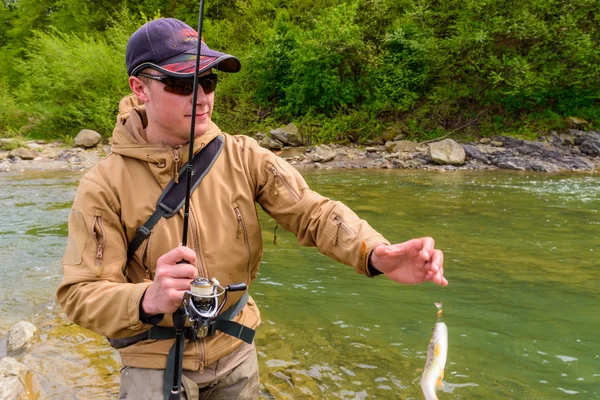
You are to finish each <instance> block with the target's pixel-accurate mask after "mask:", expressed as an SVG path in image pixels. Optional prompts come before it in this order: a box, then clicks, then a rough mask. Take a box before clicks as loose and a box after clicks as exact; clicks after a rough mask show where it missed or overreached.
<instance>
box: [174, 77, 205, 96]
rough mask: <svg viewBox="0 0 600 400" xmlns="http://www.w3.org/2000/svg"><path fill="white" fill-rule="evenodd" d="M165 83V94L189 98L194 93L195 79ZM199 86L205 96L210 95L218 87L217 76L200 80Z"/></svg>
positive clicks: (175, 79)
mask: <svg viewBox="0 0 600 400" xmlns="http://www.w3.org/2000/svg"><path fill="white" fill-rule="evenodd" d="M164 83H165V92H169V93H174V94H180V95H184V96H189V95H190V94H192V93H193V92H194V78H183V79H177V78H173V79H169V80H167V81H165V82H164ZM198 85H200V87H202V90H203V91H204V94H210V93H212V92H214V91H215V88H216V87H217V75H216V74H211V75H207V76H203V77H200V78H198Z"/></svg>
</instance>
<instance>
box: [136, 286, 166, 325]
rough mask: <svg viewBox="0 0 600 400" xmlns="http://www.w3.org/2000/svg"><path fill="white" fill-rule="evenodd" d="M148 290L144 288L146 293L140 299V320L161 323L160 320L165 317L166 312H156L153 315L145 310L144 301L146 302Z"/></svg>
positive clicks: (155, 323)
mask: <svg viewBox="0 0 600 400" xmlns="http://www.w3.org/2000/svg"><path fill="white" fill-rule="evenodd" d="M146 290H148V288H146ZM146 290H144V294H143V295H142V298H141V299H140V309H139V313H140V321H142V322H143V323H145V324H152V325H158V324H159V323H160V321H162V320H163V318H164V317H165V314H155V315H152V316H150V315H148V314H146V311H144V307H142V303H143V302H144V296H145V295H146Z"/></svg>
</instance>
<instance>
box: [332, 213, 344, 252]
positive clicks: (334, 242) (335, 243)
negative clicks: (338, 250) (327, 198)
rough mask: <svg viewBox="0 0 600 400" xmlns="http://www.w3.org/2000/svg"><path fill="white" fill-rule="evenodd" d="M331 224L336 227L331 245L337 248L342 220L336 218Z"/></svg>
mask: <svg viewBox="0 0 600 400" xmlns="http://www.w3.org/2000/svg"><path fill="white" fill-rule="evenodd" d="M333 223H334V224H336V225H337V229H336V230H335V239H333V245H334V246H337V242H338V237H339V236H340V227H341V226H342V220H341V219H340V217H338V216H336V217H335V218H334V219H333Z"/></svg>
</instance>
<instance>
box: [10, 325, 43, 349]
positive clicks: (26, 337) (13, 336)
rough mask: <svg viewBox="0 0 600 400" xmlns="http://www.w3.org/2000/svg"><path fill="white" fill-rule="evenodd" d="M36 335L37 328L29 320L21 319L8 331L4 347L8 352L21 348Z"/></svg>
mask: <svg viewBox="0 0 600 400" xmlns="http://www.w3.org/2000/svg"><path fill="white" fill-rule="evenodd" d="M36 336H37V328H36V327H35V325H33V324H32V323H30V322H27V321H21V322H18V323H16V324H15V325H13V326H12V327H11V328H10V330H9V331H8V341H7V345H6V349H7V350H8V352H9V353H12V352H15V351H19V350H22V349H24V348H26V347H27V346H28V345H30V344H31V343H32V342H33V340H34V339H35V338H36Z"/></svg>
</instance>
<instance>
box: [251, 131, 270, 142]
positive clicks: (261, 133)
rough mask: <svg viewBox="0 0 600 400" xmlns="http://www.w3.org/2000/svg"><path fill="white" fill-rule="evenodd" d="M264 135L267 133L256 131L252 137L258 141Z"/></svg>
mask: <svg viewBox="0 0 600 400" xmlns="http://www.w3.org/2000/svg"><path fill="white" fill-rule="evenodd" d="M265 136H267V134H266V133H264V132H256V135H254V139H256V141H257V142H260V141H261V140H263V138H264V137H265Z"/></svg>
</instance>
